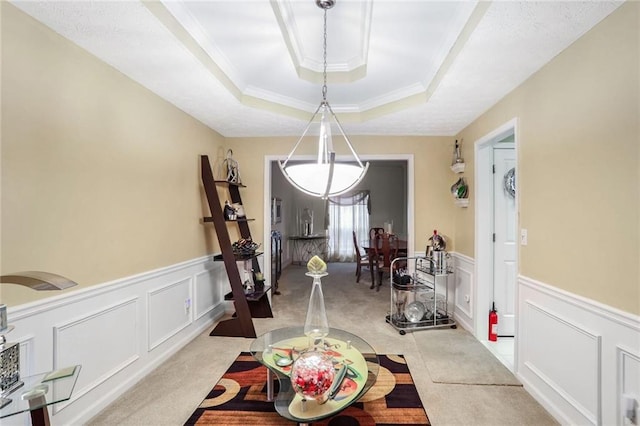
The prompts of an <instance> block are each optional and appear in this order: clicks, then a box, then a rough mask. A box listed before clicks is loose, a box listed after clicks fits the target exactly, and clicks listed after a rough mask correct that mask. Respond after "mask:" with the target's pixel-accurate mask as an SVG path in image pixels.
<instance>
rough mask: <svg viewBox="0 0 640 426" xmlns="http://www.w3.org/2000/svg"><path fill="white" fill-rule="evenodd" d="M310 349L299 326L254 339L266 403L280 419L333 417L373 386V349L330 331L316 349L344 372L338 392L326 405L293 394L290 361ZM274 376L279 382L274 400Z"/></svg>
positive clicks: (303, 421)
mask: <svg viewBox="0 0 640 426" xmlns="http://www.w3.org/2000/svg"><path fill="white" fill-rule="evenodd" d="M310 347H311V348H312V345H310V342H309V338H308V337H306V336H305V335H304V327H302V326H300V327H287V328H280V329H276V330H272V331H269V332H267V333H265V334H263V335H261V336H259V337H257V338H256V339H255V340H254V341H253V342H252V343H251V347H250V351H251V354H252V355H253V357H254V358H255V359H256V360H258V361H259V362H260V363H262V364H263V365H265V366H266V367H267V400H268V401H274V406H275V409H276V411H277V412H278V414H280V415H281V416H282V417H284V418H286V419H288V420H292V421H295V422H298V423H300V424H310V423H311V422H314V421H318V420H322V419H325V418H328V417H331V416H334V415H336V414H338V413H339V412H340V411H342V410H344V409H345V408H347V407H349V406H350V405H351V404H353V403H354V402H356V401H358V399H360V397H362V396H363V395H364V394H365V393H366V392H367V391H368V390H369V389H370V388H371V387H372V386H373V385H374V384H375V382H376V379H377V377H378V369H379V367H380V364H379V360H378V356H377V355H376V353H375V350H374V349H373V348H372V347H371V346H370V345H369V344H368V343H367V342H365V341H364V340H363V339H361V338H360V337H358V336H356V335H354V334H351V333H349V332H346V331H344V330H338V329H335V328H331V329H329V334H328V335H327V336H326V337H325V339H324V347H322V348H319V349H320V350H321V351H322V352H324V353H325V354H326V355H328V356H330V357H331V359H332V362H333V364H334V367H335V368H336V370H340V369H341V368H343V369H344V370H345V371H346V373H345V375H344V379H343V380H342V381H341V382H340V383H338V384H336V389H337V390H336V392H335V394H333V395H332V396H331V397H330V398H329V400H328V401H327V402H325V403H322V404H321V403H318V402H316V401H315V400H305V399H304V398H302V397H301V396H300V395H298V394H297V393H296V392H295V391H294V389H293V386H292V385H291V380H290V378H289V376H290V373H291V365H292V364H293V361H294V360H295V359H297V357H298V356H299V355H300V354H301V353H303V352H305V351H306V350H308V349H310ZM274 377H275V378H277V379H278V381H279V391H278V395H277V396H275V397H274Z"/></svg>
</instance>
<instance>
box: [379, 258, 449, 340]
mask: <svg viewBox="0 0 640 426" xmlns="http://www.w3.org/2000/svg"><path fill="white" fill-rule="evenodd" d="M436 265H437V263H436V262H434V261H433V259H432V258H431V257H419V256H416V257H399V258H397V259H395V260H394V261H393V262H392V263H391V271H392V273H391V274H390V275H391V278H390V281H391V285H390V286H389V287H390V288H391V297H390V299H391V307H390V311H389V312H390V313H389V314H388V315H387V316H386V321H387V322H388V323H389V324H391V326H392V327H394V328H395V329H396V330H398V331H399V332H400V334H401V335H404V334H406V333H407V332H411V331H417V330H426V329H430V328H445V327H450V328H456V327H457V325H456V322H455V321H454V319H453V317H452V315H450V313H449V311H448V306H449V299H448V289H447V277H448V276H449V274H451V273H452V271H451V269H450V268H447V267H444V268H437V267H436Z"/></svg>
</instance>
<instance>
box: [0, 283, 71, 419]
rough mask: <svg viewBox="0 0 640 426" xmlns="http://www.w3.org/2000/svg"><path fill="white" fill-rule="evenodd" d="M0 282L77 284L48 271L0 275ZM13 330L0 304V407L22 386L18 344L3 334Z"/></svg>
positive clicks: (48, 286)
mask: <svg viewBox="0 0 640 426" xmlns="http://www.w3.org/2000/svg"><path fill="white" fill-rule="evenodd" d="M0 283H1V284H18V285H23V286H25V287H29V288H31V289H33V290H38V291H41V290H64V289H66V288H69V287H73V286H76V285H78V284H77V283H76V282H74V281H71V280H70V279H68V278H65V277H63V276H60V275H56V274H52V273H49V272H40V271H28V272H18V273H15V274H9V275H2V276H0ZM11 330H13V326H11V325H9V324H8V323H7V306H6V305H4V304H0V408H2V407H3V406H4V405H6V404H8V403H9V402H11V400H10V399H8V398H6V396H7V395H9V394H10V393H11V392H13V391H14V390H16V389H18V388H19V387H20V386H22V381H20V344H19V343H17V342H16V343H7V339H6V337H5V334H7V333H9V332H10V331H11Z"/></svg>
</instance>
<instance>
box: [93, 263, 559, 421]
mask: <svg viewBox="0 0 640 426" xmlns="http://www.w3.org/2000/svg"><path fill="white" fill-rule="evenodd" d="M305 271H306V268H305V267H303V266H289V267H287V268H285V270H284V271H283V276H282V278H281V280H280V286H279V289H280V291H281V293H282V294H281V295H279V296H273V298H272V301H273V303H272V307H273V313H274V318H255V319H254V321H253V322H254V325H255V327H256V332H257V333H258V334H259V335H260V334H262V333H265V332H267V331H269V330H273V329H276V328H280V327H288V326H291V325H292V324H302V323H303V322H304V317H305V314H306V309H307V304H308V301H309V294H310V292H311V281H310V279H309V277H307V276H305V275H304V273H305ZM328 272H329V275H328V276H327V277H326V278H323V280H322V287H323V291H324V296H325V305H326V308H327V315H328V317H329V325H330V327H333V328H340V329H343V330H346V331H348V332H350V333H353V334H356V335H358V336H360V337H361V338H363V339H364V340H365V341H366V342H367V343H369V344H370V345H371V346H372V347H373V348H374V349H375V350H376V352H377V353H379V354H384V353H386V354H403V355H404V357H405V359H406V360H407V364H408V366H409V368H410V369H411V378H412V380H413V382H414V384H415V388H416V389H417V392H418V394H419V395H420V400H421V401H422V403H423V404H424V407H425V409H426V411H427V413H428V416H429V421H430V422H431V423H432V424H434V425H444V426H449V425H474V426H475V425H491V426H496V425H505V426H506V425H509V426H512V425H526V424H529V425H536V426H543V425H556V424H557V422H556V421H555V420H554V419H553V418H552V417H551V416H550V415H549V414H548V413H547V412H546V411H545V410H544V408H542V407H541V406H540V404H538V403H537V402H536V401H535V400H534V399H533V397H532V396H531V395H529V394H528V393H527V391H526V390H525V389H524V388H523V387H522V386H504V379H503V378H504V377H505V376H506V377H510V379H509V380H514V381H517V378H516V377H514V376H513V375H512V374H511V372H510V371H509V370H508V369H506V368H505V367H504V366H503V365H502V364H500V362H499V361H498V360H496V359H495V358H493V357H492V356H491V355H490V354H489V353H488V350H487V349H486V348H484V346H482V344H481V343H480V342H478V341H477V340H475V339H474V338H473V336H471V334H470V333H469V332H467V331H465V330H464V329H462V328H461V327H458V329H456V330H451V329H442V330H421V331H415V332H413V333H407V334H406V335H404V336H401V335H400V334H399V333H398V331H397V330H395V329H394V328H393V327H391V326H390V325H389V324H387V323H386V322H385V316H386V315H387V313H388V312H389V311H390V288H389V283H388V279H387V281H386V282H385V283H384V284H383V286H382V288H381V289H380V291H379V292H376V291H375V290H370V289H369V286H370V284H371V281H370V278H369V274H367V273H365V274H363V276H362V278H361V279H360V282H359V283H356V282H355V275H354V272H355V265H354V264H335V263H330V264H329V271H328ZM212 328H213V327H211V328H209V329H207V330H205V331H204V332H203V333H202V334H201V335H200V336H198V337H197V338H196V339H194V340H193V341H192V342H190V343H189V344H188V345H186V346H185V347H184V348H183V349H182V350H180V351H179V352H178V353H176V354H175V355H174V356H172V357H171V358H170V359H168V360H167V361H166V362H165V363H163V364H162V365H160V366H159V367H158V368H157V369H156V370H154V371H153V372H151V373H150V374H149V375H148V376H147V377H145V378H144V379H143V380H142V381H141V382H140V383H139V384H137V385H135V386H134V387H133V388H132V389H130V390H128V391H127V392H125V393H123V394H122V395H121V396H120V398H119V399H118V400H116V401H114V403H113V404H111V405H110V406H109V407H107V408H106V409H105V410H103V411H102V412H101V413H99V414H98V415H96V417H94V418H93V419H91V420H90V421H88V422H87V423H86V424H87V425H88V426H112V425H118V426H125V425H126V426H147V425H149V426H151V425H153V426H159V425H167V426H175V425H181V424H184V422H185V421H186V420H187V419H188V418H189V417H190V416H191V414H192V413H193V412H194V411H195V410H196V409H197V408H198V406H199V405H200V404H201V402H202V400H203V399H204V398H205V397H206V396H207V394H209V392H210V391H211V388H212V386H213V385H214V384H215V383H216V382H217V381H218V379H220V378H221V377H222V375H223V374H224V373H225V371H226V370H227V369H228V368H229V366H230V365H231V364H232V363H233V361H234V360H235V359H236V358H237V356H238V353H240V352H243V351H247V350H249V346H250V344H251V341H252V340H251V339H244V338H233V337H211V336H209V332H210V331H211V329H212ZM454 349H455V350H454ZM467 353H471V354H475V355H472V356H466V354H467ZM485 355H486V357H485ZM449 358H450V361H451V362H449V363H448V365H447V364H446V363H445V362H443V361H446V359H449ZM438 359H440V360H438ZM477 360H482V362H477ZM462 374H464V376H465V377H468V378H472V379H473V381H477V382H480V381H481V380H482V383H483V384H482V385H480V386H478V385H475V384H452V383H455V382H456V381H458V380H459V378H460V375H462ZM473 375H475V378H474V376H473ZM432 377H433V378H432ZM446 382H452V383H446ZM494 384H495V386H494ZM245 424H247V425H253V424H256V425H260V424H261V423H260V422H257V421H256V422H252V421H247V422H246V423H245Z"/></svg>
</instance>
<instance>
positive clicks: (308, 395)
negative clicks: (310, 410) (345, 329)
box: [291, 351, 336, 403]
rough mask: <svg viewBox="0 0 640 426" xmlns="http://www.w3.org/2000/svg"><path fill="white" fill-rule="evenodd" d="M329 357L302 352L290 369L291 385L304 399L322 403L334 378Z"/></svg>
mask: <svg viewBox="0 0 640 426" xmlns="http://www.w3.org/2000/svg"><path fill="white" fill-rule="evenodd" d="M335 375H336V371H335V368H334V367H333V363H332V362H331V357H329V356H328V355H325V354H323V353H322V352H320V351H309V352H303V353H302V354H301V355H300V356H299V357H298V359H296V360H295V361H294V363H293V366H292V367H291V385H292V386H293V390H294V391H296V393H298V394H299V395H300V396H302V397H303V398H304V399H309V400H311V399H312V400H316V401H318V402H321V403H322V402H324V401H326V400H327V398H328V392H329V389H330V388H331V384H332V383H333V379H334V378H335Z"/></svg>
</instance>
